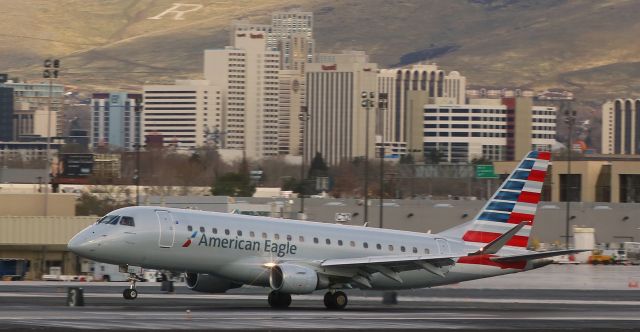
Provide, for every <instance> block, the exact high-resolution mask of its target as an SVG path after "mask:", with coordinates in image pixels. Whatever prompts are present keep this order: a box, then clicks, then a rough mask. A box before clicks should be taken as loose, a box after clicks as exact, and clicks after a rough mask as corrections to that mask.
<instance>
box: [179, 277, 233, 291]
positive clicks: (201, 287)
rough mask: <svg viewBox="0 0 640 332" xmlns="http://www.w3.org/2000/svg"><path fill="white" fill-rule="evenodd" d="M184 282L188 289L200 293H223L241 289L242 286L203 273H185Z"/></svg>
mask: <svg viewBox="0 0 640 332" xmlns="http://www.w3.org/2000/svg"><path fill="white" fill-rule="evenodd" d="M186 281H187V287H189V289H191V290H192V291H196V292H202V293H224V292H226V291H227V290H229V289H232V288H238V287H242V284H239V283H235V282H233V281H231V280H227V279H224V278H220V277H216V276H212V275H209V274H204V273H187V278H186Z"/></svg>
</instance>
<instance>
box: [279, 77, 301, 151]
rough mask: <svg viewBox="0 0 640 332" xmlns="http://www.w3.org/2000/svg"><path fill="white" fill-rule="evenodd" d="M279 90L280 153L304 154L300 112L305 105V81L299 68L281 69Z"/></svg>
mask: <svg viewBox="0 0 640 332" xmlns="http://www.w3.org/2000/svg"><path fill="white" fill-rule="evenodd" d="M279 77H280V86H279V88H280V90H279V91H278V93H279V96H278V108H279V114H278V154H281V155H293V156H299V155H301V154H302V147H303V140H304V135H303V134H304V132H303V126H304V124H303V121H305V119H301V118H300V112H301V111H302V108H303V107H304V90H305V81H304V78H303V76H301V75H300V73H299V72H298V71H297V70H280V72H279Z"/></svg>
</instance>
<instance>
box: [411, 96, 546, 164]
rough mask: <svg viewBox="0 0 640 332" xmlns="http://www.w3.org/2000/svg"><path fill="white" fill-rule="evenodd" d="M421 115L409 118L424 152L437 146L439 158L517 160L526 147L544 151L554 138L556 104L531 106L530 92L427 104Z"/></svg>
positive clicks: (448, 160)
mask: <svg viewBox="0 0 640 332" xmlns="http://www.w3.org/2000/svg"><path fill="white" fill-rule="evenodd" d="M423 115H424V116H422V117H416V119H415V122H411V126H412V127H415V130H414V131H413V133H414V135H417V136H421V137H420V138H421V139H422V141H423V142H422V144H423V149H424V153H425V154H426V155H427V156H429V155H430V153H432V152H433V151H437V152H438V154H440V155H441V156H443V161H445V162H451V163H468V162H471V161H472V160H473V159H480V158H485V159H487V160H495V161H499V160H517V159H519V158H521V157H522V156H524V155H526V153H527V152H528V151H531V150H539V151H550V150H551V147H552V145H553V144H554V142H555V135H556V109H555V108H554V107H547V106H533V103H532V99H531V98H526V97H518V98H504V99H479V100H471V102H470V104H447V103H443V104H427V105H424V109H423ZM417 140H418V139H412V140H411V141H412V142H413V141H417ZM414 147H415V146H410V148H414Z"/></svg>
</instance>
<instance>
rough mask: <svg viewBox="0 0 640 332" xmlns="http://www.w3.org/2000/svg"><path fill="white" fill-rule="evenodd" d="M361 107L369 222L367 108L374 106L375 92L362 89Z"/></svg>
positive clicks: (365, 201)
mask: <svg viewBox="0 0 640 332" xmlns="http://www.w3.org/2000/svg"><path fill="white" fill-rule="evenodd" d="M361 97H362V103H361V105H362V107H364V109H365V112H366V116H365V132H364V223H365V224H366V223H367V222H369V109H371V108H372V107H374V106H375V104H374V103H375V98H376V93H375V92H371V91H370V92H367V91H362V94H361Z"/></svg>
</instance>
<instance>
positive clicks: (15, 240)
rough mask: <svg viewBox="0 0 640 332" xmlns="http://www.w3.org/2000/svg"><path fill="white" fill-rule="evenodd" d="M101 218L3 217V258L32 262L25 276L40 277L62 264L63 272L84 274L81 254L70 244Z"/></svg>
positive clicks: (0, 231)
mask: <svg viewBox="0 0 640 332" xmlns="http://www.w3.org/2000/svg"><path fill="white" fill-rule="evenodd" d="M96 219H97V217H73V216H64V217H51V216H50V217H24V216H22V217H20V216H17V217H9V216H0V257H1V258H12V259H16V258H18V259H24V260H27V261H28V262H29V266H28V269H27V273H26V275H25V279H28V280H38V279H40V278H41V277H42V275H43V274H49V268H50V267H53V266H57V267H61V269H62V274H72V275H76V274H79V273H80V260H79V259H78V256H76V255H74V254H73V253H71V252H69V251H68V250H67V243H68V242H69V240H70V239H71V238H72V237H73V236H74V235H75V234H76V233H78V232H79V231H81V230H82V229H84V228H85V227H87V226H89V225H91V224H93V223H94V222H95V221H96Z"/></svg>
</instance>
